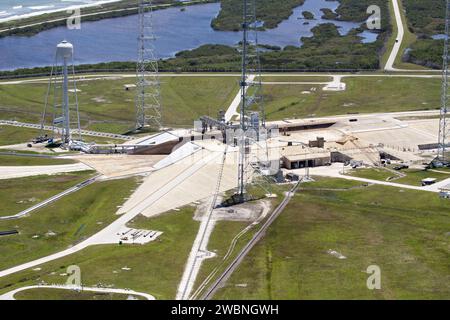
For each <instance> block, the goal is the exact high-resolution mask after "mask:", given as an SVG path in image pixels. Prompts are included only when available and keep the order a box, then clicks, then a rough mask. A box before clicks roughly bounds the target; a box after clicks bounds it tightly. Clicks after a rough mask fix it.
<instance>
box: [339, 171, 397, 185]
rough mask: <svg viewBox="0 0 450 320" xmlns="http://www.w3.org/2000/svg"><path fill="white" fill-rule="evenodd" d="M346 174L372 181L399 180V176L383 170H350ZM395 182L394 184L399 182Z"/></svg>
mask: <svg viewBox="0 0 450 320" xmlns="http://www.w3.org/2000/svg"><path fill="white" fill-rule="evenodd" d="M346 174H348V175H351V176H353V177H359V178H366V179H372V180H381V181H389V180H392V178H398V177H399V175H398V174H395V173H393V172H390V171H388V170H386V169H383V168H362V169H356V170H348V171H347V172H346ZM397 181H398V180H395V181H394V182H397Z"/></svg>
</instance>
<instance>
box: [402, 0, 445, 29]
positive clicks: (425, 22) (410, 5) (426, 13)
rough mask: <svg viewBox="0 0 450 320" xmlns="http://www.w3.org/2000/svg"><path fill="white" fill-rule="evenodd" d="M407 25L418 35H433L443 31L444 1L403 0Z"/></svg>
mask: <svg viewBox="0 0 450 320" xmlns="http://www.w3.org/2000/svg"><path fill="white" fill-rule="evenodd" d="M403 6H404V8H405V10H406V16H407V18H408V26H409V28H410V29H411V31H412V32H414V33H415V34H418V35H428V36H430V35H433V34H440V33H444V31H445V1H441V0H426V1H423V0H403Z"/></svg>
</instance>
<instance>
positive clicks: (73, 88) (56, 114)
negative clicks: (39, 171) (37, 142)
mask: <svg viewBox="0 0 450 320" xmlns="http://www.w3.org/2000/svg"><path fill="white" fill-rule="evenodd" d="M70 78H72V79H70ZM77 91H78V90H77V85H76V81H75V68H74V65H73V45H72V44H71V43H69V42H67V41H65V40H64V41H62V42H61V43H59V44H58V45H57V47H56V54H55V62H54V64H53V67H52V70H51V73H50V78H49V83H48V88H47V94H46V97H45V105H44V111H43V113H42V120H41V135H42V136H43V135H44V129H45V123H46V121H47V116H48V115H49V110H48V108H49V107H52V109H53V110H52V111H51V120H52V122H51V127H52V131H53V138H54V137H55V135H58V134H59V135H60V137H61V143H62V144H63V145H65V146H70V144H71V142H72V139H73V134H72V130H73V129H74V127H75V128H76V131H77V133H78V134H77V137H78V139H79V140H80V141H81V140H82V137H81V130H80V129H81V128H80V115H79V112H78V96H77Z"/></svg>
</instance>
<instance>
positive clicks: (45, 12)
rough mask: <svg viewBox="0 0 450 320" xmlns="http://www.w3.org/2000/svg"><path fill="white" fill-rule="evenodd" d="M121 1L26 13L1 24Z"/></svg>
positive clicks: (0, 20)
mask: <svg viewBox="0 0 450 320" xmlns="http://www.w3.org/2000/svg"><path fill="white" fill-rule="evenodd" d="M121 1H123V0H103V1H99V2H96V3H87V4H79V5H69V6H67V7H65V8H59V9H52V10H45V11H38V12H30V13H25V14H21V15H15V16H10V17H7V18H0V23H5V22H12V21H16V20H23V19H27V18H34V17H39V16H40V15H45V14H51V13H57V12H65V11H68V10H74V9H83V8H89V7H96V6H100V5H104V4H109V3H114V2H121Z"/></svg>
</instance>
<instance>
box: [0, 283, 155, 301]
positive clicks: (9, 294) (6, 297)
mask: <svg viewBox="0 0 450 320" xmlns="http://www.w3.org/2000/svg"><path fill="white" fill-rule="evenodd" d="M30 289H61V290H72V291H73V290H75V291H81V290H82V291H90V292H105V293H119V294H127V295H134V296H140V297H143V298H145V299H147V300H155V297H154V296H152V295H150V294H148V293H144V292H137V291H133V290H128V289H113V288H95V287H78V286H66V285H36V286H27V287H22V288H19V289H15V290H12V291H9V292H7V293H5V294H2V295H0V300H16V299H14V295H15V294H16V293H18V292H21V291H26V290H30Z"/></svg>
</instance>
